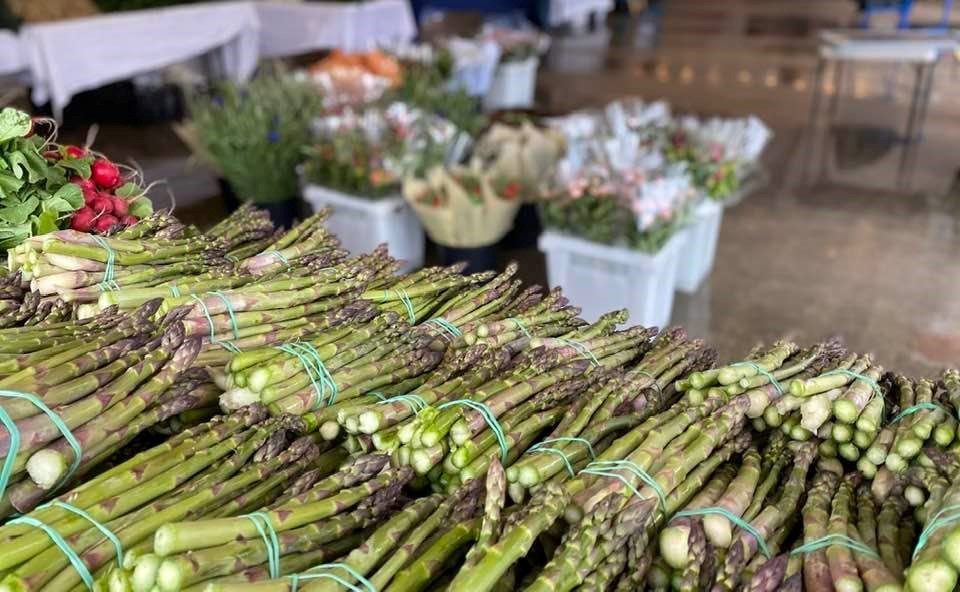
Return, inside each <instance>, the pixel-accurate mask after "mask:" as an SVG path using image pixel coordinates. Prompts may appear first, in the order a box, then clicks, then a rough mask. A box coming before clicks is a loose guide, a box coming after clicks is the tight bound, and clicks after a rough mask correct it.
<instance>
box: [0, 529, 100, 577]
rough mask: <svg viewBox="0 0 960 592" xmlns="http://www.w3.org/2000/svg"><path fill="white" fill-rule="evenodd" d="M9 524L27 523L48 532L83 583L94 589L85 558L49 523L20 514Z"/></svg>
mask: <svg viewBox="0 0 960 592" xmlns="http://www.w3.org/2000/svg"><path fill="white" fill-rule="evenodd" d="M7 524H26V525H28V526H32V527H34V528H39V529H40V530H42V531H43V532H45V533H46V535H47V536H48V537H50V540H51V541H53V544H54V545H56V546H57V547H59V548H60V552H62V553H63V555H64V556H65V557H66V558H67V560H69V561H70V564H71V565H72V566H73V569H75V570H76V571H77V573H78V574H80V579H81V580H83V584H84V585H85V586H86V587H87V590H91V591H92V590H93V575H91V574H90V570H89V569H87V566H86V564H84V563H83V560H82V559H80V556H79V555H77V552H76V551H74V550H73V549H71V548H70V545H68V544H67V541H65V540H63V537H62V536H60V533H59V532H57V531H56V530H54V529H53V527H51V526H50V525H48V524H45V523H43V522H41V521H40V520H37V519H36V518H34V517H33V516H20V517H19V518H14V519H13V520H11V521H10V522H7Z"/></svg>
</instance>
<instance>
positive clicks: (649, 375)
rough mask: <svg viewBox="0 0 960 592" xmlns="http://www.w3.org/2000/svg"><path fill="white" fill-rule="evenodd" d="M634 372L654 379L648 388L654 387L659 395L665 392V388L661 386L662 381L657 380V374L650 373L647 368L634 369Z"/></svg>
mask: <svg viewBox="0 0 960 592" xmlns="http://www.w3.org/2000/svg"><path fill="white" fill-rule="evenodd" d="M634 372H636V373H637V374H639V375H640V376H646V377H647V378H649V379H650V380H651V381H653V383H652V384H651V385H650V386H649V387H647V388H652V389H654V390H656V391H657V394H658V395H662V394H663V389H662V388H660V383H659V382H657V377H656V376H654V375H653V374H650V373H649V372H647V371H646V370H634Z"/></svg>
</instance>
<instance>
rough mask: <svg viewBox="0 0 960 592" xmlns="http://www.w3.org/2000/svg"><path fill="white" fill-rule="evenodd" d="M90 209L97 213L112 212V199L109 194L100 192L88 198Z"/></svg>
mask: <svg viewBox="0 0 960 592" xmlns="http://www.w3.org/2000/svg"><path fill="white" fill-rule="evenodd" d="M90 209H92V210H93V211H94V212H96V213H97V215H102V214H110V213H112V212H113V200H112V199H111V198H110V196H109V195H105V194H103V193H101V194H100V195H98V196H97V197H95V198H93V199H91V200H90Z"/></svg>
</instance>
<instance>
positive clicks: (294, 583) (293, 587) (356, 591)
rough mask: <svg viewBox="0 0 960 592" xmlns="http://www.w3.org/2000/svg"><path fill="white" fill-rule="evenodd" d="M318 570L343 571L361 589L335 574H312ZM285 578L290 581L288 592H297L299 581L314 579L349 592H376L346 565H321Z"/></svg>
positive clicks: (356, 572) (375, 589) (368, 582)
mask: <svg viewBox="0 0 960 592" xmlns="http://www.w3.org/2000/svg"><path fill="white" fill-rule="evenodd" d="M318 569H342V570H343V571H345V572H347V573H348V574H350V575H351V576H352V577H353V578H354V579H355V580H357V582H359V583H360V584H362V585H363V588H361V587H359V586H356V585H354V584H351V583H349V582H347V581H346V580H344V579H343V578H341V577H339V576H337V575H335V574H331V573H313V572H314V571H315V570H318ZM287 577H288V578H290V579H291V583H290V592H297V587H298V586H299V583H300V582H299V580H315V579H321V578H323V579H329V580H333V581H334V582H336V583H338V584H340V585H341V586H343V587H344V588H346V589H347V590H350V591H351V592H364V591H366V592H377V588H376V587H375V586H374V585H373V583H372V582H371V581H370V580H368V579H367V578H365V577H363V575H361V574H360V572H358V571H357V570H355V569H353V568H352V567H350V566H349V565H347V564H346V563H323V564H321V565H317V566H316V567H311V568H310V569H308V570H307V571H306V572H303V573H299V574H293V575H290V576H287Z"/></svg>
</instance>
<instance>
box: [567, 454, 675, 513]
mask: <svg viewBox="0 0 960 592" xmlns="http://www.w3.org/2000/svg"><path fill="white" fill-rule="evenodd" d="M621 469H622V470H627V471H630V472H631V473H633V474H634V475H636V476H637V477H638V478H639V479H640V480H641V481H643V482H644V483H646V484H647V486H648V487H650V489H652V490H653V492H654V493H655V494H657V498H659V500H660V507H661V508H662V509H663V513H664V514H666V513H667V494H666V493H665V492H664V491H663V488H662V487H660V484H659V483H657V480H656V479H654V478H653V477H651V476H650V473H648V472H646V471H645V470H643V467H641V466H640V465H638V464H636V463H634V462H630V461H628V460H595V461H593V462H592V463H590V464H589V465H587V468H585V469H583V470H582V471H580V472H581V473H587V474H588V475H598V476H600V477H610V478H611V479H616V480H618V481H620V482H621V483H623V484H624V485H626V486H627V487H628V488H629V489H630V491H632V492H633V494H634V495H635V496H637V497H640V490H638V489H637V488H636V487H634V486H633V484H632V483H630V481H628V480H627V478H626V477H624V476H623V475H621V474H620V473H614V472H612V471H616V470H621Z"/></svg>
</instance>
